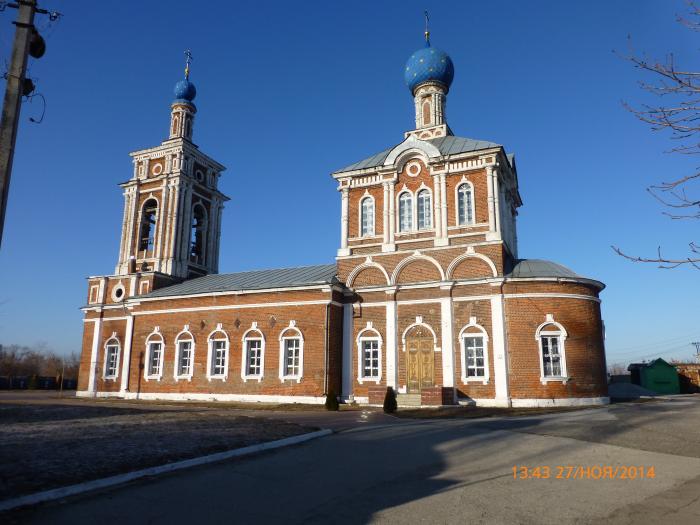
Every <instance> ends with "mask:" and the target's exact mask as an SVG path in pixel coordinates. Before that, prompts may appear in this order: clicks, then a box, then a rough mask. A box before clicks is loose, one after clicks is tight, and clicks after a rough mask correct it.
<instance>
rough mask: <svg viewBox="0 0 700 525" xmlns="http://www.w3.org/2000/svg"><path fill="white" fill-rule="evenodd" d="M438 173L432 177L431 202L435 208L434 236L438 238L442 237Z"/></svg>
mask: <svg viewBox="0 0 700 525" xmlns="http://www.w3.org/2000/svg"><path fill="white" fill-rule="evenodd" d="M440 186H441V184H440V175H435V176H434V177H433V194H434V195H435V199H434V202H433V207H434V209H435V238H436V239H439V238H441V237H442V200H441V199H440V196H441V195H442V193H441V192H440V189H441V188H440Z"/></svg>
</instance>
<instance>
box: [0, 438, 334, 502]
mask: <svg viewBox="0 0 700 525" xmlns="http://www.w3.org/2000/svg"><path fill="white" fill-rule="evenodd" d="M332 433H333V431H332V430H330V429H323V430H317V431H316V432H309V433H308V434H300V435H298V436H291V437H288V438H284V439H278V440H276V441H268V442H267V443H259V444H257V445H250V446H247V447H242V448H235V449H233V450H226V451H224V452H217V453H215V454H209V455H206V456H200V457H198V458H192V459H185V460H182V461H175V462H174V463H168V464H166V465H159V466H156V467H149V468H145V469H141V470H135V471H133V472H127V473H126V474H117V475H115V476H109V477H107V478H101V479H95V480H92V481H85V482H83V483H76V484H75V485H68V486H66V487H59V488H57V489H51V490H45V491H43V492H35V493H34V494H27V495H26V496H19V497H16V498H12V499H7V500H4V501H0V512H2V511H5V510H11V509H15V508H17V507H23V506H25V505H34V504H36V503H43V502H46V501H51V500H56V499H61V498H65V497H68V496H74V495H76V494H82V493H84V492H89V491H92V490H97V489H103V488H107V487H112V486H114V485H121V484H122V483H126V482H128V481H132V480H135V479H139V478H143V477H146V476H155V475H158V474H164V473H166V472H174V471H176V470H183V469H187V468H190V467H196V466H199V465H206V464H209V463H216V462H219V461H224V460H226V459H230V458H237V457H241V456H248V455H250V454H255V453H257V452H262V451H264V450H272V449H275V448H281V447H286V446H289V445H296V444H297V443H303V442H305V441H310V440H312V439H316V438H320V437H323V436H327V435H329V434H332Z"/></svg>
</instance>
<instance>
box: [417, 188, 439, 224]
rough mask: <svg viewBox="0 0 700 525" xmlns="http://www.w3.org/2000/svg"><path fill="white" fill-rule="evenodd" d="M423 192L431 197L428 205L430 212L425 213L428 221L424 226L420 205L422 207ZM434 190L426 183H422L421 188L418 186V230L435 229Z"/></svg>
mask: <svg viewBox="0 0 700 525" xmlns="http://www.w3.org/2000/svg"><path fill="white" fill-rule="evenodd" d="M421 194H425V195H427V196H428V199H429V202H428V204H429V206H428V210H427V211H428V214H427V215H425V218H427V220H428V222H427V223H425V224H424V225H423V226H421V225H420V219H419V217H420V213H419V207H420V196H421ZM433 204H434V202H433V192H431V191H430V188H428V187H427V186H425V185H422V186H421V187H420V188H418V191H416V196H415V209H416V218H415V230H417V231H421V232H423V231H429V230H432V229H433Z"/></svg>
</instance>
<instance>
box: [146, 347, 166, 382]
mask: <svg viewBox="0 0 700 525" xmlns="http://www.w3.org/2000/svg"><path fill="white" fill-rule="evenodd" d="M148 355H149V359H148V375H149V376H159V375H160V370H161V368H160V367H161V364H162V363H163V344H162V343H149V345H148Z"/></svg>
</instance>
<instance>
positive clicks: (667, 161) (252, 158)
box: [0, 0, 700, 362]
mask: <svg viewBox="0 0 700 525" xmlns="http://www.w3.org/2000/svg"><path fill="white" fill-rule="evenodd" d="M41 4H42V6H43V7H45V8H50V9H57V10H59V11H61V12H63V13H64V15H65V16H64V17H63V18H62V19H61V21H60V22H59V23H57V24H55V25H54V26H53V27H52V28H50V29H48V31H44V32H45V33H47V32H48V33H49V34H48V41H47V44H48V50H47V52H46V55H45V56H44V57H43V58H42V59H41V60H39V61H32V63H31V70H30V72H31V75H32V76H33V77H34V78H35V79H38V80H37V86H38V91H39V92H41V93H43V94H44V96H45V97H46V100H47V109H46V115H45V118H44V121H43V122H42V123H41V124H39V125H37V124H33V123H31V122H29V121H28V118H29V117H34V118H37V117H38V115H39V114H40V109H41V108H40V102H39V101H38V100H35V101H34V102H33V103H32V104H26V105H25V106H24V109H23V115H22V121H21V128H20V132H19V138H18V144H17V151H16V155H15V163H14V174H13V179H12V188H11V194H10V203H9V209H8V212H7V223H6V228H5V238H4V243H3V246H2V249H1V250H0V342H1V343H5V344H10V343H20V344H33V343H36V342H41V341H44V342H46V343H48V346H49V347H52V348H55V349H56V350H58V351H61V352H69V351H79V349H80V344H81V333H82V323H81V312H80V310H79V307H80V306H81V305H82V304H83V302H84V300H85V295H86V282H85V277H86V276H88V275H99V274H109V273H111V272H113V271H114V265H115V262H116V258H117V252H118V248H119V234H120V232H119V228H120V221H121V218H122V205H123V200H122V196H121V193H120V190H119V188H118V187H117V183H118V182H121V181H124V180H126V179H128V178H129V177H130V176H131V174H132V167H131V163H130V159H129V157H128V153H129V152H130V151H134V150H137V149H140V148H145V147H150V146H153V145H156V144H158V143H159V142H160V141H161V140H163V139H164V138H165V137H166V133H167V126H168V120H169V104H170V102H171V100H172V98H173V97H172V88H173V85H174V83H175V82H176V81H177V80H178V79H180V78H181V76H182V68H183V50H184V49H187V48H190V49H191V50H192V52H193V54H194V63H193V65H192V77H191V78H192V80H193V81H194V83H195V84H196V86H197V90H198V95H197V99H196V103H197V106H198V109H199V112H198V114H197V121H196V123H195V128H194V131H195V137H194V138H195V142H196V143H197V144H199V146H200V148H201V149H202V150H203V151H205V152H206V153H208V154H210V155H211V156H213V157H214V158H215V159H218V160H219V161H221V162H222V163H223V164H225V165H226V166H227V167H228V170H227V171H226V172H225V174H224V176H223V179H222V190H223V191H224V192H225V193H227V194H228V195H230V196H231V201H230V202H229V203H228V206H227V208H226V210H225V212H224V221H223V226H222V249H221V264H220V268H221V271H222V272H233V271H240V270H248V269H257V268H269V267H283V266H293V265H303V264H315V263H326V262H330V261H333V260H334V255H335V251H336V249H337V247H338V243H339V231H340V228H339V215H340V197H339V195H338V193H337V192H336V191H335V187H334V184H333V181H332V179H331V178H330V177H329V173H330V172H331V171H333V170H334V169H337V168H339V167H342V166H344V165H346V164H349V163H351V162H354V161H356V160H358V159H360V158H363V157H365V156H367V155H370V154H373V153H375V152H377V151H380V150H382V149H384V148H386V147H388V146H390V145H392V144H395V143H398V142H400V141H401V139H402V137H403V135H402V134H403V132H404V131H405V130H407V129H410V128H411V126H412V119H413V107H412V100H411V96H410V94H409V92H408V90H407V89H406V87H405V86H404V84H403V78H402V70H403V67H404V63H405V61H406V59H407V58H408V56H409V55H410V54H411V53H412V52H413V51H414V50H415V49H417V48H419V47H420V46H421V45H422V31H423V27H422V26H423V19H422V12H423V9H425V8H426V7H427V8H428V9H430V11H431V18H432V35H433V38H432V40H433V44H434V45H435V46H436V47H440V48H443V49H445V50H446V51H447V52H448V53H449V54H450V55H451V56H452V59H453V61H454V64H455V70H456V74H455V81H454V84H453V86H452V90H451V92H450V94H449V99H448V113H447V115H448V121H449V123H450V125H451V127H452V129H453V130H454V131H455V133H456V134H457V135H461V136H466V137H472V138H479V139H484V140H491V141H495V142H498V143H501V144H504V145H505V146H506V149H507V150H508V151H509V152H514V153H515V154H516V157H517V162H518V169H519V178H520V192H521V194H522V197H523V200H524V206H523V207H522V208H521V209H520V216H519V219H518V220H519V222H518V226H519V232H518V233H519V244H520V250H521V253H520V255H521V257H529V258H547V259H551V260H554V261H557V262H560V263H562V264H564V265H567V266H569V267H571V268H572V269H574V270H575V271H576V272H578V273H580V274H582V275H585V276H590V277H593V278H596V279H599V280H601V281H604V282H605V283H607V285H608V288H607V289H606V290H605V291H604V292H603V294H602V298H603V314H604V318H605V321H606V325H607V348H608V356H609V357H608V360H609V362H618V361H622V362H626V361H629V360H632V359H635V358H642V357H646V358H649V357H655V356H657V355H663V357H666V358H674V357H675V358H683V359H687V358H689V357H690V356H691V346H690V345H689V344H688V343H689V342H690V341H691V340H700V322H699V321H698V320H699V315H698V314H699V313H700V306H699V302H698V284H699V282H700V271H697V270H692V269H677V270H673V271H668V270H658V269H656V268H655V267H654V266H652V265H635V264H632V263H630V262H627V261H625V260H623V259H621V258H620V257H618V256H616V255H614V254H613V252H612V251H611V249H610V245H611V244H619V245H621V246H622V247H624V248H625V249H627V250H629V251H630V252H632V253H640V254H648V255H653V253H654V251H655V249H656V246H657V244H662V245H663V246H664V247H665V248H666V250H667V252H668V254H669V255H678V256H682V255H684V254H685V253H686V247H687V243H688V242H689V241H691V240H693V239H695V240H698V239H697V231H698V223H697V222H694V223H693V222H679V221H675V222H674V221H670V220H668V219H665V218H664V217H662V216H661V214H660V212H661V209H660V207H659V206H658V205H657V203H655V202H654V201H653V200H652V199H651V198H650V197H649V196H648V195H647V194H646V193H645V187H646V186H648V185H650V184H652V183H655V182H658V181H660V180H666V179H670V178H674V177H679V176H682V175H685V174H688V173H690V172H691V170H693V169H694V164H693V161H692V159H689V158H675V157H673V156H671V155H668V154H665V153H663V152H664V151H665V150H667V149H668V148H669V147H670V142H669V140H668V137H666V136H663V135H661V134H654V133H652V132H650V131H649V129H648V128H647V127H645V126H644V125H643V124H641V123H640V122H638V121H637V120H635V119H634V118H633V117H632V116H631V115H630V114H629V113H628V112H626V111H625V110H624V109H623V108H622V106H621V101H622V100H623V99H624V100H628V101H630V102H632V103H639V102H642V101H644V100H645V97H644V95H643V94H642V93H641V92H640V90H639V89H638V86H637V81H639V80H641V79H643V78H644V77H643V75H642V73H641V72H640V71H638V70H635V69H634V68H633V67H631V65H630V64H629V63H627V62H625V61H623V60H621V59H620V58H619V57H617V56H615V54H613V52H612V51H613V50H614V49H618V50H621V51H623V52H624V51H626V50H627V46H628V41H627V36H628V35H631V37H632V42H633V44H634V46H635V47H636V48H637V49H639V50H640V51H641V50H644V51H646V52H647V53H649V54H650V55H652V56H663V54H664V53H666V52H668V51H674V52H675V53H676V54H677V57H678V58H679V60H682V61H683V63H684V65H687V68H688V69H692V70H695V71H698V70H700V64H699V63H698V59H697V57H698V54H697V51H698V47H699V46H700V36H699V35H698V34H697V33H695V34H694V33H692V32H690V31H688V30H686V29H684V28H682V27H681V26H679V25H678V24H677V23H676V22H675V15H676V14H677V13H683V12H685V9H686V7H685V4H684V2H683V1H681V0H674V1H671V0H668V1H653V2H652V1H635V2H632V1H628V2H623V1H617V2H610V1H595V2H590V1H587V2H583V1H579V2H559V1H553V0H552V1H541V2H519V1H509V2H506V1H490V2H462V1H453V2H447V1H442V2H437V1H425V0H424V1H422V2H415V1H403V0H402V1H400V2H399V1H393V2H389V1H385V2H369V1H368V2H360V1H356V2H321V1H314V2H294V3H292V2H281V1H280V2H264V1H259V0H258V1H255V2H250V1H237V2H235V3H234V2H223V1H221V2H207V3H206V4H204V3H193V2H191V1H189V2H178V1H170V2H135V1H132V2H88V1H77V0H76V1H70V2H69V1H66V0H42V2H41ZM205 6H206V8H205ZM14 16H15V12H14V10H10V9H8V10H6V11H5V12H4V13H0V53H1V54H0V56H2V57H9V51H10V44H11V38H12V31H13V26H11V20H12V19H13V17H14ZM44 20H45V18H44ZM44 20H41V21H40V24H44V23H45V21H44ZM2 88H3V90H4V84H3V85H2ZM694 236H695V237H694Z"/></svg>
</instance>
